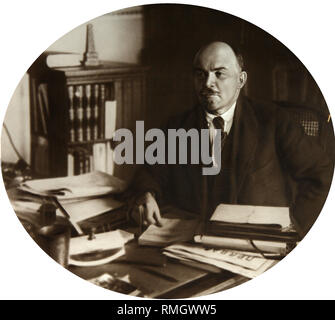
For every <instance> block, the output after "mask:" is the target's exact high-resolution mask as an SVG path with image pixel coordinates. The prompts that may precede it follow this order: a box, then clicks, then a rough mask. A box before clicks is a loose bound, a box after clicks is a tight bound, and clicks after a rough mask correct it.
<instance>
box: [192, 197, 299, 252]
mask: <svg viewBox="0 0 335 320" xmlns="http://www.w3.org/2000/svg"><path fill="white" fill-rule="evenodd" d="M194 240H195V242H197V243H203V244H206V245H209V246H213V247H221V248H231V249H237V250H248V251H256V252H257V251H261V252H265V253H277V254H285V253H286V252H287V250H288V248H291V247H292V246H294V245H295V244H296V243H297V242H298V241H299V237H298V234H297V232H296V231H295V230H294V228H293V227H292V225H291V219H290V213H289V208H287V207H264V206H248V205H231V204H220V205H219V206H218V207H217V208H216V210H215V211H214V213H213V215H212V217H211V218H210V220H209V222H207V223H206V224H205V225H204V226H203V228H202V229H201V231H200V232H198V234H196V235H195V237H194Z"/></svg>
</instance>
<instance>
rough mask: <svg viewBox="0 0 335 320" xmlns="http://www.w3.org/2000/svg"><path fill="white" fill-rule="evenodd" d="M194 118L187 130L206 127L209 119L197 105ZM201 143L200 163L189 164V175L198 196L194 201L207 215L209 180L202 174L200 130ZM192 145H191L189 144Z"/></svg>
mask: <svg viewBox="0 0 335 320" xmlns="http://www.w3.org/2000/svg"><path fill="white" fill-rule="evenodd" d="M192 115H193V116H194V118H191V119H189V123H188V124H187V128H185V129H186V130H189V129H191V128H196V129H198V130H201V129H206V128H208V126H207V121H206V119H205V115H204V112H203V110H202V108H201V107H200V106H197V107H196V109H195V112H194V113H192ZM199 143H200V150H199V151H200V154H199V164H192V165H188V166H187V170H186V171H187V175H188V177H189V181H191V186H192V188H193V190H194V193H195V196H196V198H195V199H194V201H198V205H199V211H200V213H201V214H202V215H206V212H205V211H206V210H207V193H208V190H207V181H206V176H203V175H202V169H203V165H202V163H201V136H200V131H199ZM189 147H190V146H189ZM188 159H190V153H188Z"/></svg>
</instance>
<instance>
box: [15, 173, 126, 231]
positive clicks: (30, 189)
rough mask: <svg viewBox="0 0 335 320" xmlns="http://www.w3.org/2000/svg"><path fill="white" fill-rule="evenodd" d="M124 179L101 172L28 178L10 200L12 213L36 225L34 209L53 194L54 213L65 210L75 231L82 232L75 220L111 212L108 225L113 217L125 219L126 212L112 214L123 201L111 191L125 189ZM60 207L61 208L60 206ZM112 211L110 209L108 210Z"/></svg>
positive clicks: (59, 214) (80, 220)
mask: <svg viewBox="0 0 335 320" xmlns="http://www.w3.org/2000/svg"><path fill="white" fill-rule="evenodd" d="M125 187H126V184H125V182H124V181H122V180H120V179H118V178H116V177H113V176H110V175H108V174H106V173H102V172H91V173H88V174H83V175H79V176H73V177H62V178H50V179H39V180H31V181H26V182H25V183H23V184H22V185H21V186H20V187H19V189H18V190H16V192H15V194H14V193H12V194H11V195H10V194H9V196H10V200H11V202H12V205H13V207H14V210H15V212H16V213H17V215H18V216H19V218H20V219H22V220H27V221H29V222H31V223H34V224H36V225H38V221H39V212H38V209H39V207H40V205H41V204H42V202H43V199H45V197H50V196H53V197H54V198H56V199H57V200H58V209H57V216H59V217H61V216H63V217H64V215H63V213H62V212H63V211H62V210H63V209H64V210H65V212H66V213H67V216H66V218H67V219H69V221H70V222H71V223H72V225H73V226H74V228H75V229H76V231H77V233H78V234H83V233H84V232H83V230H82V228H81V227H80V226H79V223H80V222H82V221H88V219H91V218H93V217H98V216H100V215H102V214H105V213H107V212H111V214H110V216H109V217H108V219H104V221H105V222H106V221H107V222H108V224H109V225H110V224H112V223H114V222H116V220H118V221H120V220H124V221H125V220H126V212H119V213H118V214H114V212H115V210H116V209H119V208H121V207H122V206H123V205H124V203H122V202H120V201H117V200H115V199H114V197H113V194H115V193H119V192H122V191H123V190H125ZM60 207H61V208H62V209H60ZM112 211H114V212H112Z"/></svg>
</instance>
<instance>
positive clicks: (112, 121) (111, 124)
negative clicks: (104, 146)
mask: <svg viewBox="0 0 335 320" xmlns="http://www.w3.org/2000/svg"><path fill="white" fill-rule="evenodd" d="M116 108H117V104H116V101H115V100H114V101H106V103H105V139H112V137H113V134H114V132H115V129H116V115H117V109H116Z"/></svg>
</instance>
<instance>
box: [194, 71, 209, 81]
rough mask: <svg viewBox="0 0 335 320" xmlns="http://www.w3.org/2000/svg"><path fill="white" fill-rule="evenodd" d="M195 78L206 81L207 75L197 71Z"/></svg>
mask: <svg viewBox="0 0 335 320" xmlns="http://www.w3.org/2000/svg"><path fill="white" fill-rule="evenodd" d="M195 76H196V77H197V78H201V79H204V78H205V77H206V74H205V72H204V71H201V70H196V71H195Z"/></svg>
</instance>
